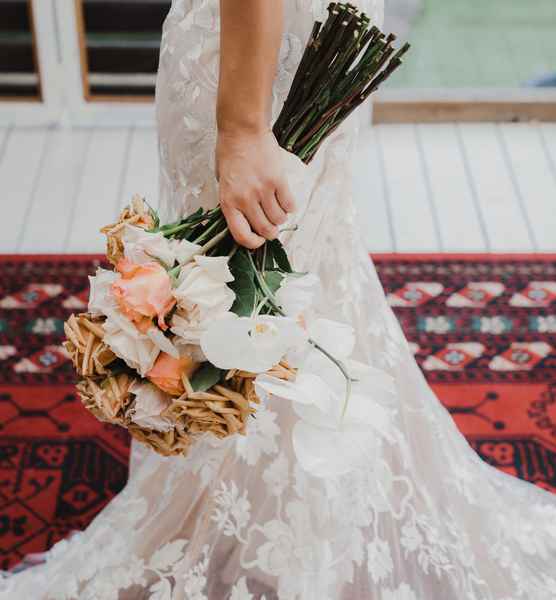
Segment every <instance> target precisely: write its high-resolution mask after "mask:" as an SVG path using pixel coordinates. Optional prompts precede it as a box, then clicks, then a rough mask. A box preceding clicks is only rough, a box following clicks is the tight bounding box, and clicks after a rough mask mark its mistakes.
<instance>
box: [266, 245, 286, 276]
mask: <svg viewBox="0 0 556 600" xmlns="http://www.w3.org/2000/svg"><path fill="white" fill-rule="evenodd" d="M266 244H267V246H268V251H270V252H271V253H272V256H273V258H274V260H275V261H276V264H277V265H278V266H279V267H280V269H282V271H285V272H286V273H291V272H292V266H291V264H290V259H289V258H288V255H287V254H286V250H285V249H284V246H283V245H282V242H281V241H280V240H278V239H275V240H271V241H269V242H267V243H266Z"/></svg>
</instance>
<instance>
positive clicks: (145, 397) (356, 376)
mask: <svg viewBox="0 0 556 600" xmlns="http://www.w3.org/2000/svg"><path fill="white" fill-rule="evenodd" d="M393 40H394V36H388V37H385V36H384V35H383V34H382V33H381V32H380V31H379V30H378V29H377V28H376V27H370V24H369V19H368V18H367V17H366V16H365V15H364V14H361V13H359V12H358V11H357V10H356V9H355V8H354V7H353V6H351V5H349V4H341V3H332V4H331V5H330V6H329V17H328V19H327V21H326V22H325V23H324V25H323V24H321V23H315V26H314V28H313V32H312V34H311V37H310V39H309V42H308V44H307V47H306V50H305V53H304V55H303V58H302V60H301V63H300V66H299V68H298V71H297V73H296V75H295V78H294V81H293V83H292V87H291V90H290V93H289V95H288V98H287V100H286V102H285V105H284V108H283V110H282V112H281V114H280V116H279V118H278V120H277V121H276V124H275V126H274V134H275V136H276V138H277V139H278V141H279V143H280V145H281V146H282V147H283V148H285V149H287V150H289V151H290V152H291V153H293V154H295V155H297V156H298V157H299V158H300V159H301V160H302V161H303V162H306V163H307V162H309V161H310V160H311V158H312V157H313V156H314V154H315V152H316V151H317V149H318V148H319V146H320V144H321V143H322V142H323V140H324V139H325V138H326V137H327V136H328V135H329V134H330V133H331V132H332V131H333V130H334V129H335V128H336V127H337V126H338V125H339V124H340V123H341V122H342V121H343V120H344V119H345V118H346V117H347V116H348V115H349V114H350V113H351V112H352V111H353V110H354V108H355V107H356V106H358V105H359V104H360V103H361V102H363V101H364V100H365V99H366V98H367V97H368V96H369V95H370V94H371V93H372V92H373V91H374V90H376V89H377V87H378V85H379V84H380V83H381V82H382V81H384V80H385V79H386V77H388V75H389V74H390V73H392V72H393V70H394V69H395V68H396V67H397V66H398V65H399V64H400V58H401V56H402V55H403V53H404V52H405V51H406V50H407V48H408V46H407V45H406V46H404V47H403V48H401V49H400V50H398V51H397V52H395V51H394V49H393V47H392V42H393ZM102 232H103V233H104V234H105V235H106V238H107V259H108V261H109V262H110V263H111V265H112V267H113V268H112V269H103V268H99V269H98V271H97V273H96V274H95V275H94V276H93V277H91V278H90V284H91V289H90V299H89V307H88V312H87V313H83V314H79V315H72V316H71V317H70V318H69V319H68V321H67V322H66V324H65V332H66V337H67V341H66V343H65V347H66V350H67V351H68V353H69V355H70V357H71V359H72V361H73V364H74V366H75V369H76V371H77V373H78V375H79V378H80V380H79V383H78V385H77V389H78V393H79V395H80V398H81V400H82V401H83V403H84V405H85V407H86V408H87V409H89V410H90V411H91V412H92V413H93V414H94V415H95V416H96V417H97V418H99V419H101V420H103V421H107V422H110V423H114V424H117V425H120V426H122V427H125V428H127V429H128V431H129V432H130V434H131V435H132V436H133V437H134V438H136V439H138V440H140V441H141V442H143V443H145V444H147V445H149V446H150V447H151V448H152V449H154V450H155V451H157V452H159V453H160V454H163V455H166V456H168V455H177V454H186V453H187V451H188V449H189V448H190V446H191V444H192V443H194V441H195V440H196V439H197V438H198V437H199V436H201V435H203V434H206V433H210V434H212V435H214V436H216V437H218V438H224V437H227V436H230V435H233V434H236V433H239V434H245V433H246V424H247V421H248V419H249V418H250V417H251V416H253V417H256V415H255V413H256V407H257V404H258V403H259V401H260V400H259V395H260V394H261V393H263V392H264V393H279V395H280V396H281V397H284V398H289V399H292V400H296V405H297V406H298V408H297V409H296V411H297V413H298V414H299V415H300V423H299V427H300V429H298V431H297V432H296V431H294V444H296V443H297V444H298V445H303V444H305V441H306V440H307V438H308V436H309V437H310V436H311V434H312V430H311V428H314V427H319V426H321V425H322V423H323V422H324V421H325V420H326V419H327V418H328V419H333V420H335V422H338V420H343V424H344V425H345V428H346V429H349V427H350V424H352V425H353V427H354V428H355V429H356V430H357V427H358V425H359V420H360V418H359V417H358V414H359V415H360V414H361V411H358V410H357V406H358V394H357V386H358V382H359V381H362V380H365V379H366V378H368V377H370V376H376V373H373V371H372V369H370V368H369V367H365V366H363V365H359V364H357V363H355V362H354V361H352V360H350V358H349V356H350V354H351V351H352V347H353V344H354V341H353V334H352V332H351V330H350V328H349V327H347V326H345V325H342V324H340V323H335V322H332V321H329V320H324V319H319V318H318V316H317V315H316V314H315V310H314V300H315V297H316V294H317V291H318V286H319V282H318V279H317V277H315V276H314V275H313V274H310V273H298V272H295V271H294V269H293V268H292V266H291V264H290V261H289V259H288V256H287V253H286V251H285V249H284V247H283V246H282V244H281V242H280V241H279V240H273V241H268V242H266V243H265V244H264V245H263V246H262V247H261V248H259V249H257V250H254V251H250V250H247V249H245V248H242V247H239V246H238V245H237V244H236V243H235V242H234V240H233V238H232V237H231V235H230V233H229V231H228V228H227V225H226V221H225V219H224V217H223V215H222V212H221V210H220V208H219V207H217V208H214V209H211V210H202V209H199V210H198V211H196V212H194V213H193V214H190V215H188V216H187V217H185V218H183V219H181V220H180V221H178V222H175V223H170V224H161V223H160V221H159V218H158V215H157V213H156V212H155V211H154V210H153V209H152V208H150V207H149V206H148V205H147V203H146V202H145V201H144V200H143V199H141V198H140V197H138V196H136V197H134V198H133V200H132V202H131V204H130V205H129V206H128V207H127V208H126V209H125V210H124V211H123V212H122V214H121V215H120V217H119V219H118V221H117V222H116V223H114V224H111V225H108V226H106V227H104V228H103V229H102ZM331 366H332V367H333V369H330V367H331ZM384 385H385V387H387V386H386V384H384ZM316 396H318V398H319V403H320V404H319V406H318V407H316V406H314V405H313V401H312V398H313V397H316ZM348 408H349V409H348ZM319 411H320V412H319ZM323 411H324V412H323ZM321 413H322V414H321ZM323 415H325V416H323ZM325 417H326V418H325ZM323 419H324V421H323ZM296 427H297V426H296ZM352 435H353V433H352ZM329 442H330V438H329ZM338 443H341V440H338ZM305 457H306V461H312V462H313V463H314V462H315V461H316V462H317V463H318V462H319V460H321V457H319V456H314V455H311V454H310V453H309V454H308V455H307V454H306V455H305Z"/></svg>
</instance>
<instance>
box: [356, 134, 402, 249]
mask: <svg viewBox="0 0 556 600" xmlns="http://www.w3.org/2000/svg"><path fill="white" fill-rule="evenodd" d="M379 158H380V157H379V156H378V152H377V144H376V137H375V133H374V130H373V129H367V130H366V131H365V132H364V133H363V134H362V135H361V138H360V139H359V142H358V145H357V152H356V155H355V160H354V182H353V190H354V198H355V204H356V208H357V216H358V222H359V223H360V226H361V232H362V239H363V243H364V244H365V247H366V248H367V249H368V250H369V251H370V252H392V251H393V249H394V246H393V239H392V237H393V236H392V223H391V218H390V215H389V210H388V208H389V207H388V200H387V198H386V195H385V190H384V181H383V174H382V172H381V168H380V160H379Z"/></svg>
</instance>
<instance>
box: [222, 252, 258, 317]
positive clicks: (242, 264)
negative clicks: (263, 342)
mask: <svg viewBox="0 0 556 600" xmlns="http://www.w3.org/2000/svg"><path fill="white" fill-rule="evenodd" d="M246 252H248V250H243V249H242V250H238V251H237V252H236V253H235V254H234V256H233V257H232V259H231V260H230V262H229V265H228V266H229V268H230V271H231V273H232V275H233V276H234V280H233V281H231V282H230V283H229V284H228V287H229V288H230V289H231V290H232V291H233V292H234V294H235V295H236V299H235V302H234V304H233V306H232V308H231V310H232V312H233V313H235V314H236V315H238V316H239V317H248V316H250V315H251V313H252V312H253V310H254V308H255V306H256V304H257V286H256V285H255V271H254V270H253V267H252V265H251V261H250V260H249V258H248V257H247V255H246Z"/></svg>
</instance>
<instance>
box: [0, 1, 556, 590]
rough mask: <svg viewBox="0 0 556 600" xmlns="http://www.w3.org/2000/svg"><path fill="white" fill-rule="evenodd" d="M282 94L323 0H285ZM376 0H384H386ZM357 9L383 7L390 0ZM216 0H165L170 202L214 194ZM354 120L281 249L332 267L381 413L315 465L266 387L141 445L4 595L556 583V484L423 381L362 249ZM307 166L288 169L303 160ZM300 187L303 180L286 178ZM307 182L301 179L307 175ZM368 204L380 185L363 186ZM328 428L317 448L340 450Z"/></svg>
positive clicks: (326, 278) (342, 316)
mask: <svg viewBox="0 0 556 600" xmlns="http://www.w3.org/2000/svg"><path fill="white" fill-rule="evenodd" d="M285 1H286V26H285V34H284V38H283V46H282V51H281V57H280V70H279V73H278V76H277V81H276V86H275V98H274V99H275V109H279V107H280V105H281V103H282V102H283V99H284V97H285V94H286V92H287V90H288V87H289V84H290V81H291V78H292V76H293V72H294V71H295V68H296V66H297V64H298V61H299V58H300V55H301V52H302V48H303V44H304V42H305V40H306V38H307V35H308V33H309V31H310V28H311V26H312V23H313V21H314V19H315V18H319V17H320V18H322V17H323V16H325V9H326V2H325V0H285ZM376 1H377V2H380V1H381V0H376ZM361 4H362V8H363V9H364V10H366V11H367V13H368V14H369V15H371V16H372V17H374V19H375V20H376V21H377V22H379V23H380V21H381V18H382V6H381V5H379V4H378V3H377V4H373V0H368V2H362V3H361ZM218 28H219V17H218V0H174V2H173V5H172V8H171V10H170V13H169V15H168V18H167V20H166V23H165V27H164V37H163V41H162V52H161V62H160V72H159V79H158V86H157V108H158V124H159V134H160V154H161V172H162V179H161V199H160V201H161V205H162V207H163V208H164V210H165V211H166V213H167V215H168V216H175V215H176V214H177V213H180V212H182V211H190V210H192V209H194V208H196V207H197V206H199V205H201V204H203V205H209V204H214V202H215V199H216V195H215V181H214V176H213V165H212V154H213V147H214V142H215V117H214V108H215V96H216V85H217V63H218V39H219V38H218ZM356 120H357V119H353V118H352V119H350V120H348V122H347V123H346V124H345V126H344V127H343V128H341V129H340V130H338V132H337V133H336V134H335V135H334V136H333V138H332V139H330V140H329V141H328V142H327V143H326V145H325V146H324V147H323V148H322V149H321V151H320V152H319V154H318V155H317V158H316V159H315V160H314V161H313V163H311V165H310V166H309V168H308V169H307V170H306V179H305V184H304V185H305V194H303V193H300V195H301V196H303V197H304V199H305V200H306V202H305V205H304V206H302V207H301V210H299V212H298V219H299V224H300V227H299V230H298V231H297V232H295V233H294V234H293V235H292V236H291V238H290V239H289V240H288V243H287V245H288V250H289V252H290V254H291V256H292V258H293V260H294V262H295V264H296V266H297V267H298V269H300V270H309V271H313V272H315V273H318V275H319V276H320V277H321V279H322V282H323V294H322V298H321V299H320V302H319V310H320V311H321V312H322V314H324V315H326V316H328V317H329V318H331V319H334V320H339V321H343V322H345V323H348V324H350V325H352V326H353V327H354V328H355V331H356V338H357V341H356V357H357V358H358V360H360V361H363V362H365V363H368V364H370V365H372V366H374V367H376V368H378V369H381V370H383V371H384V372H386V373H387V374H389V375H391V376H392V378H393V381H394V393H393V394H389V395H388V394H383V393H381V392H380V390H377V389H373V388H372V387H369V389H368V390H365V394H366V396H368V406H369V408H368V410H369V411H375V410H376V409H377V403H378V404H380V405H381V406H380V407H379V408H380V414H382V415H386V416H387V418H386V419H383V421H382V423H381V424H380V426H378V427H377V428H376V429H375V430H373V432H372V433H369V434H368V436H367V438H368V439H365V440H364V441H363V442H362V441H361V436H359V435H358V434H357V433H354V434H353V435H354V445H356V444H357V445H358V447H359V452H358V453H355V454H354V458H353V462H352V469H351V470H350V471H349V472H347V473H344V474H342V475H340V476H338V477H322V476H320V475H319V476H315V474H314V473H311V472H307V471H305V470H304V469H303V468H302V467H301V465H300V464H299V462H298V460H297V458H296V453H295V452H294V449H293V446H292V428H293V426H294V425H295V423H296V421H297V418H298V417H297V416H296V414H295V412H294V411H293V410H292V407H291V403H290V402H288V401H286V400H283V399H282V400H280V399H279V398H276V397H271V398H268V399H267V400H266V401H265V403H264V405H263V406H262V407H261V408H260V409H259V410H258V412H257V415H256V419H252V420H251V423H250V426H249V433H248V435H247V436H246V437H241V436H240V437H236V438H230V439H228V440H226V441H224V442H215V441H211V440H210V439H206V440H205V441H203V442H201V443H199V444H198V445H197V446H196V447H195V448H194V450H193V452H192V453H191V455H190V456H189V457H188V458H187V459H184V458H170V459H164V458H161V457H159V456H158V455H156V454H154V453H152V452H150V451H148V450H146V449H144V448H143V447H142V446H139V445H136V444H135V445H134V446H133V454H132V464H131V474H130V479H129V483H128V485H127V487H126V488H125V489H124V491H122V493H121V494H120V495H119V496H118V497H117V498H116V499H115V500H113V501H112V502H111V503H110V505H109V506H108V507H107V508H106V509H105V510H104V511H103V512H102V513H101V514H100V515H99V516H98V517H97V518H96V519H95V520H94V521H93V523H92V524H91V525H90V526H89V527H88V529H87V530H86V531H84V532H83V533H81V534H77V535H75V536H74V537H72V538H71V539H69V540H67V541H63V542H61V543H59V544H57V545H56V546H55V547H54V549H53V550H52V551H51V552H49V553H48V554H47V561H46V563H45V564H42V565H39V566H36V567H33V568H30V569H26V570H23V571H22V572H20V573H18V574H15V575H12V576H6V577H5V578H4V579H3V580H0V598H2V599H7V600H47V599H48V600H50V599H65V600H70V599H71V600H74V599H79V600H116V599H133V600H140V599H143V598H150V599H151V600H155V599H156V600H170V599H173V600H182V599H183V600H185V599H187V600H207V599H209V600H262V599H263V598H264V599H265V600H273V599H279V600H518V599H527V600H554V598H556V497H554V496H552V495H550V494H549V493H547V492H544V491H541V490H540V489H538V488H536V487H534V486H533V485H529V484H526V483H523V482H521V481H519V480H517V479H515V478H512V477H511V476H508V475H505V474H502V473H500V472H498V471H496V470H495V469H494V468H491V467H490V466H488V465H486V464H485V463H483V462H482V461H481V460H480V459H479V458H478V456H477V455H476V454H475V453H474V451H473V450H472V449H471V448H470V447H469V446H468V444H467V443H466V441H465V439H464V438H463V437H462V435H461V434H460V433H459V432H458V430H457V429H456V427H455V425H454V423H453V422H452V419H451V417H450V415H449V414H448V413H447V412H446V410H445V409H444V408H443V407H442V406H441V404H440V403H439V402H438V400H437V398H436V397H435V396H434V394H433V393H432V392H431V390H430V389H429V387H428V385H427V383H426V382H425V380H424V379H423V377H422V375H421V373H420V371H419V369H418V367H417V365H416V363H415V361H414V359H413V356H412V354H411V352H410V350H409V348H408V346H407V343H406V341H405V339H404V336H403V334H402V333H401V331H400V328H399V326H398V324H397V322H396V319H395V317H394V316H393V314H392V312H391V311H390V309H389V307H388V306H387V303H386V300H385V296H384V293H383V290H382V288H381V286H380V283H379V281H378V279H377V276H376V273H375V271H374V268H373V266H372V263H371V261H370V260H369V258H368V255H367V253H366V252H365V249H364V247H363V246H362V245H361V243H360V241H359V237H358V231H357V227H356V218H355V216H354V211H353V207H352V202H351V196H350V185H351V174H350V165H351V158H350V157H351V153H352V150H353V144H354V140H355V138H356V133H357V131H356V129H357V127H356ZM294 170H296V169H294V168H293V167H292V176H293V171H294ZM294 189H295V186H294ZM299 189H301V188H299ZM369 201H370V202H372V198H369ZM335 440H336V438H335V437H334V434H333V433H331V436H330V443H328V444H323V447H322V460H323V464H326V463H327V461H330V462H334V460H335V458H336V457H335V454H336V453H337V452H339V451H340V447H339V446H338V445H337V444H336V441H335Z"/></svg>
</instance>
